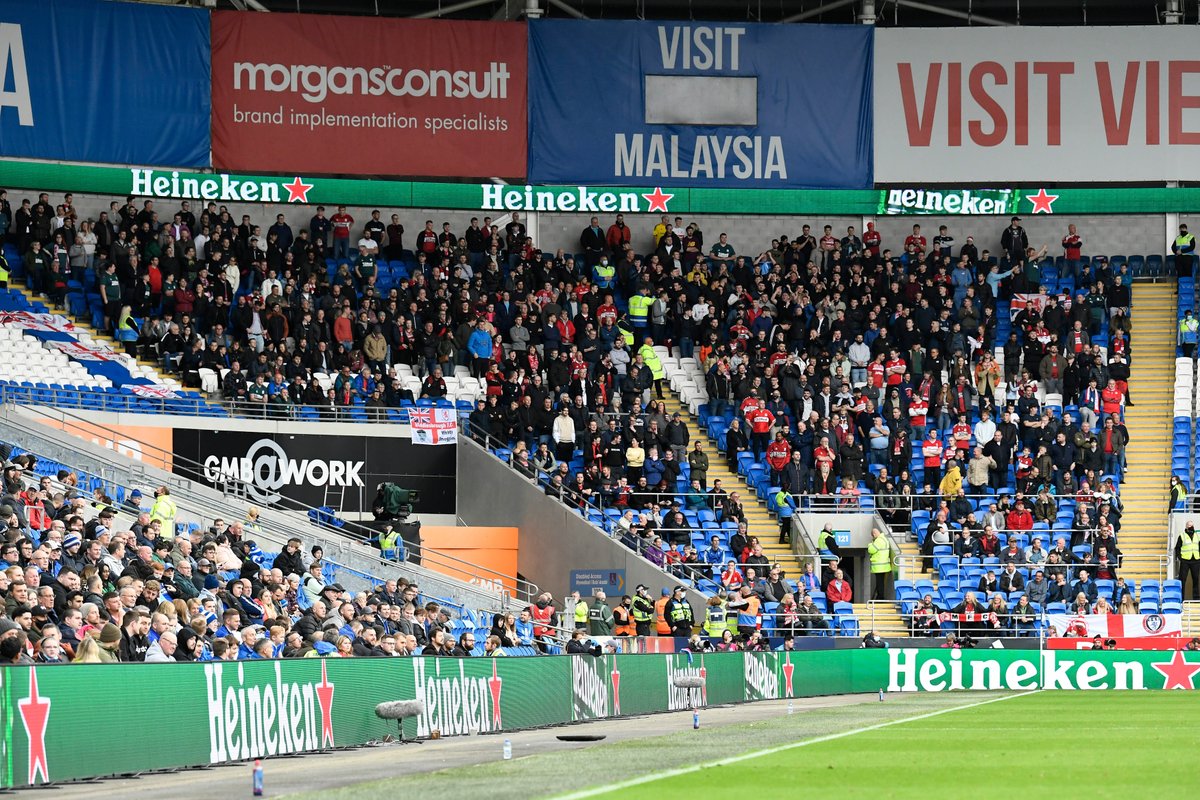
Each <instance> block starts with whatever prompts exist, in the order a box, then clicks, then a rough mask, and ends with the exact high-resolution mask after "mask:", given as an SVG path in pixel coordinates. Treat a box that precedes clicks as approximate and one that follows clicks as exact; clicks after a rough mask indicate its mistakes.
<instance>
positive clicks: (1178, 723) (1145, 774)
mask: <svg viewBox="0 0 1200 800" xmlns="http://www.w3.org/2000/svg"><path fill="white" fill-rule="evenodd" d="M958 697H959V698H960V699H965V698H964V696H963V695H959V696H958ZM1198 710H1200V704H1198V703H1197V700H1196V696H1195V695H1194V694H1192V693H1190V692H1127V693H1120V692H1104V693H1100V692H1095V693H1093V692H1037V693H1031V694H1027V695H1018V696H1012V697H1008V698H1006V699H1003V700H1000V701H998V702H990V703H987V704H985V705H978V706H974V707H971V708H960V709H958V710H954V711H950V712H948V713H944V714H939V715H937V716H931V717H927V718H925V719H918V720H915V721H911V722H899V723H897V724H894V725H888V726H887V727H881V728H878V729H876V730H867V731H863V732H860V733H852V734H851V735H847V736H844V737H841V738H837V739H831V740H829V741H823V742H816V743H813V744H811V745H806V746H802V747H793V748H790V749H785V750H780V751H778V752H774V753H771V754H768V755H762V756H759V757H755V758H749V759H747V760H744V761H739V762H737V763H734V764H728V765H718V766H709V767H703V768H701V769H699V770H697V771H695V772H688V773H686V774H682V775H675V776H673V777H667V778H663V779H661V780H653V781H649V782H647V783H642V784H639V785H636V786H629V787H625V788H620V789H615V790H613V791H610V792H604V793H601V794H596V795H593V796H594V797H601V798H617V797H622V798H629V797H653V798H655V800H668V798H688V800H694V799H695V798H697V797H719V796H722V795H725V793H727V792H728V793H731V794H734V793H736V794H741V793H747V794H748V795H749V796H757V797H772V796H783V794H788V795H791V794H792V791H793V790H794V789H799V788H801V787H803V793H804V796H807V797H837V798H839V800H844V798H852V797H863V798H867V797H869V798H930V797H947V798H949V797H960V796H976V797H1001V796H1004V797H1014V798H1025V797H1030V796H1036V795H1037V794H1041V793H1042V792H1051V793H1053V794H1054V795H1057V796H1060V797H1088V798H1107V797H1113V798H1131V797H1171V796H1179V795H1181V794H1182V793H1183V792H1184V791H1185V790H1187V789H1188V787H1193V786H1195V770H1194V768H1193V767H1192V766H1191V765H1189V764H1188V761H1190V758H1183V759H1181V758H1179V756H1180V755H1181V754H1184V753H1189V752H1194V751H1195V745H1196V738H1197V730H1198V728H1197V711H1198ZM788 787H791V788H788ZM776 793H779V794H776Z"/></svg>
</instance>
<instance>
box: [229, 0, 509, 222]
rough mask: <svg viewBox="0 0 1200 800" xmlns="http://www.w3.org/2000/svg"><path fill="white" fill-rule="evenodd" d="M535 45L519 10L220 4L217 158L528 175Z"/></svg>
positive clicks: (395, 171)
mask: <svg viewBox="0 0 1200 800" xmlns="http://www.w3.org/2000/svg"><path fill="white" fill-rule="evenodd" d="M525 53H526V37H525V27H524V25H521V24H519V23H497V22H471V21H445V20H413V19H385V18H378V17H334V16H317V15H309V14H255V13H243V12H238V11H217V12H214V13H213V15H212V101H213V110H212V116H213V119H212V133H213V142H212V149H213V165H214V166H216V167H217V168H218V169H223V170H257V171H266V172H289V173H296V174H298V175H301V176H303V175H306V174H318V173H333V174H360V175H411V176H419V177H492V176H498V177H506V178H507V177H521V176H524V175H525V147H526V137H525V106H526V83H527V82H526V58H525ZM290 199H291V200H294V201H297V202H303V197H302V196H301V197H297V196H295V195H293V196H292V197H291V198H290Z"/></svg>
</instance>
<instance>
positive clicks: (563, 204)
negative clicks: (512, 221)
mask: <svg viewBox="0 0 1200 800" xmlns="http://www.w3.org/2000/svg"><path fill="white" fill-rule="evenodd" d="M479 188H480V189H481V190H482V191H483V204H482V205H481V206H480V208H481V209H482V210H483V211H580V212H591V213H600V212H609V213H612V212H620V213H626V214H637V213H647V214H653V213H663V214H665V213H667V210H668V209H667V204H668V203H670V202H671V199H672V198H674V197H675V195H673V194H669V193H667V192H664V191H663V190H662V188H661V187H655V189H654V191H653V192H650V193H648V194H642V193H639V192H615V191H609V190H603V189H589V188H588V187H586V186H575V187H571V188H562V187H556V188H554V187H548V186H547V187H541V186H537V187H535V186H525V187H522V188H517V187H513V186H497V185H495V184H488V183H484V184H480V185H479Z"/></svg>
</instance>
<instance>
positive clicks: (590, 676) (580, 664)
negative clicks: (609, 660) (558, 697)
mask: <svg viewBox="0 0 1200 800" xmlns="http://www.w3.org/2000/svg"><path fill="white" fill-rule="evenodd" d="M603 667H604V661H603V660H602V659H599V658H594V657H592V656H581V655H577V656H571V686H572V690H573V691H572V694H573V695H574V700H575V719H576V720H585V719H600V718H602V717H607V716H608V715H609V702H608V701H609V690H608V678H607V676H606V675H605V674H604V670H603ZM614 669H615V668H614ZM613 686H614V692H613V694H614V695H615V694H616V691H615V690H616V687H618V686H620V683H619V681H615V682H614V684H613ZM618 705H619V703H618Z"/></svg>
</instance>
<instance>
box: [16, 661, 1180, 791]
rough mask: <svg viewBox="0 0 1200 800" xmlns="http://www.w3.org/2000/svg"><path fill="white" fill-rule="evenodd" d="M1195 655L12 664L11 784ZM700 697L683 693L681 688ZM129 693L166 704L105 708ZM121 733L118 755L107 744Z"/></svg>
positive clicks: (938, 687)
mask: <svg viewBox="0 0 1200 800" xmlns="http://www.w3.org/2000/svg"><path fill="white" fill-rule="evenodd" d="M1198 672H1200V659H1197V657H1196V654H1194V653H1193V654H1186V653H1184V652H1182V651H1175V652H1174V653H1170V654H1168V653H1164V652H1142V653H1137V652H1111V651H1106V652H1089V653H1083V652H1080V653H1074V652H1068V651H1062V650H1057V651H1056V650H1047V651H1044V652H1035V651H1004V650H980V651H972V650H967V651H964V650H939V649H923V650H917V649H901V648H897V649H891V650H827V651H818V652H803V653H801V652H790V653H782V652H770V653H709V654H706V655H695V656H689V655H687V654H686V653H683V654H667V655H608V656H602V657H599V658H596V657H593V656H562V657H552V658H488V659H484V658H479V659H454V658H391V659H388V658H353V659H295V660H289V661H271V660H260V661H238V662H214V663H207V664H204V663H181V664H74V665H43V666H41V667H25V666H8V667H3V668H0V688H2V691H0V714H3V715H4V718H5V719H7V720H8V721H9V723H10V724H7V725H5V726H4V731H3V734H2V735H3V737H4V741H3V745H4V753H5V758H3V759H0V788H4V789H9V788H13V787H21V786H33V785H39V784H44V783H52V782H60V781H67V780H72V779H78V778H90V777H103V776H107V775H117V774H123V773H134V772H136V773H141V772H146V771H153V770H163V769H172V768H178V767H188V766H201V765H208V764H220V763H226V762H230V761H245V760H248V759H255V758H271V757H274V756H279V755H284V754H287V753H300V752H310V751H317V750H327V749H330V748H334V747H349V746H355V745H361V744H365V743H366V742H369V741H376V740H379V739H382V738H383V737H384V736H386V735H389V734H391V735H395V734H396V733H397V727H396V723H395V722H390V721H385V720H381V719H379V718H377V717H376V716H375V714H374V708H375V706H376V705H377V704H378V703H382V702H385V701H390V700H420V701H422V702H423V704H424V710H423V712H422V713H421V715H420V716H418V717H415V718H412V719H408V720H405V722H404V734H405V736H406V737H409V738H411V737H413V736H421V737H427V736H430V735H431V734H432V733H433V732H434V731H437V732H438V733H439V734H440V735H442V736H459V735H466V734H470V733H474V732H482V733H488V732H496V731H515V730H521V729H525V728H534V727H542V726H546V725H560V724H564V723H569V722H576V721H581V720H588V719H599V718H605V717H615V716H629V715H635V714H647V713H653V712H658V711H668V710H684V709H688V708H698V707H705V706H709V705H718V704H722V703H736V702H744V701H750V700H762V699H780V698H787V697H811V696H818V695H831V694H847V693H858V692H875V691H878V690H880V689H883V690H886V691H893V692H894V691H927V692H941V691H949V690H957V689H964V690H985V689H987V690H990V689H1016V690H1029V689H1036V688H1043V687H1044V688H1047V689H1195V688H1196V687H1195V676H1196V673H1198ZM684 676H687V677H701V678H704V686H703V687H697V688H682V687H679V686H676V685H675V684H676V681H677V680H678V679H679V678H681V677H684ZM115 681H120V682H121V683H122V684H123V685H130V686H137V687H138V689H139V691H141V692H142V694H143V695H144V696H145V697H148V698H169V703H170V712H171V713H170V719H171V723H172V724H171V730H170V736H166V737H164V736H163V728H162V726H161V725H147V724H145V723H146V713H145V712H146V706H145V704H144V703H124V704H117V705H115V706H114V705H112V704H104V703H98V702H96V697H95V688H94V687H96V686H100V685H109V684H112V683H113V682H115ZM100 730H119V731H121V736H122V740H121V743H122V746H121V747H116V748H113V747H96V746H95V745H96V732H97V731H100Z"/></svg>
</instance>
